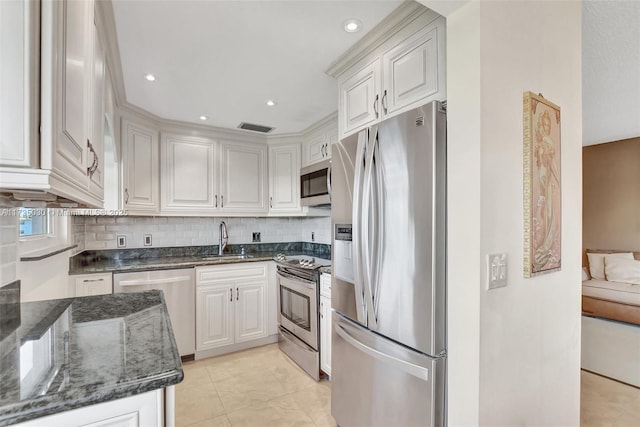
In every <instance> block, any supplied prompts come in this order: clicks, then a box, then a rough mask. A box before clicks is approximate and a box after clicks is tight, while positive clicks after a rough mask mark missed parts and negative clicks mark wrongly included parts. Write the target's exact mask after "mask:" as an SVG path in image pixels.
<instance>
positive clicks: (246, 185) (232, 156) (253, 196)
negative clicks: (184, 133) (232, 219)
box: [220, 141, 267, 213]
mask: <svg viewBox="0 0 640 427" xmlns="http://www.w3.org/2000/svg"><path fill="white" fill-rule="evenodd" d="M220 156H221V157H220V171H221V176H220V209H221V210H222V211H226V212H243V213H267V197H266V196H267V146H266V145H261V144H249V143H238V142H229V141H222V142H221V143H220Z"/></svg>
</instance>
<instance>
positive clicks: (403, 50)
mask: <svg viewBox="0 0 640 427" xmlns="http://www.w3.org/2000/svg"><path fill="white" fill-rule="evenodd" d="M443 21H444V19H439V20H436V22H434V23H432V24H431V25H428V26H427V27H425V28H424V29H422V30H421V31H419V32H417V33H416V34H414V35H413V36H412V37H410V38H409V39H408V40H406V41H405V42H403V43H401V44H399V45H398V46H396V47H395V48H393V49H391V50H390V51H388V52H387V53H385V54H384V55H382V75H383V76H384V84H383V87H384V91H383V93H382V99H381V103H380V104H381V107H382V114H383V115H385V116H390V115H393V114H394V113H398V112H402V111H405V110H406V109H408V108H405V107H408V106H413V105H415V104H416V103H419V102H420V101H422V100H423V99H427V98H429V97H433V96H436V97H437V96H438V95H439V91H442V90H443V89H444V87H443V85H442V84H439V81H438V77H439V76H444V72H445V71H444V58H443V57H442V58H440V57H439V56H438V53H440V54H441V55H442V54H443V52H444V43H443V42H444V22H443ZM435 99H438V98H435Z"/></svg>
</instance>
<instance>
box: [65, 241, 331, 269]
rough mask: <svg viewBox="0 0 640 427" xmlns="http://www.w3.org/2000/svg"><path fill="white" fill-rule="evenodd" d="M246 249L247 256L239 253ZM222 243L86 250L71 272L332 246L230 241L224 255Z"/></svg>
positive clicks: (266, 257) (181, 264)
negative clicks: (233, 242) (219, 245)
mask: <svg viewBox="0 0 640 427" xmlns="http://www.w3.org/2000/svg"><path fill="white" fill-rule="evenodd" d="M242 248H244V249H245V253H246V257H244V258H231V257H233V256H239V255H240V254H241V252H242ZM217 251H218V246H217V245H215V246H184V247H174V248H143V249H122V250H101V251H84V252H81V253H79V254H77V255H75V256H73V257H71V258H70V259H69V274H72V275H74V274H91V273H110V272H133V271H149V270H170V269H175V268H189V267H197V266H202V265H218V264H230V263H238V262H260V261H271V260H273V258H274V257H275V256H276V255H277V254H279V253H284V254H285V255H308V256H311V257H316V258H324V259H331V246H330V245H323V244H318V243H305V242H294V243H260V244H247V245H228V246H227V247H226V248H225V253H224V256H223V257H217V256H216V255H217V253H218V252H217Z"/></svg>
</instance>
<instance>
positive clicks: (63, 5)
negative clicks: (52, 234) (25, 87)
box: [52, 0, 93, 189]
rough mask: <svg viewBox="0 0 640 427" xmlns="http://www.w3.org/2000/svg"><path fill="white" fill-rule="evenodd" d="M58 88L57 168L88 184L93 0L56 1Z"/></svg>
mask: <svg viewBox="0 0 640 427" xmlns="http://www.w3.org/2000/svg"><path fill="white" fill-rule="evenodd" d="M54 7H56V8H58V10H57V12H58V14H57V15H56V16H57V21H56V22H57V26H56V28H57V35H58V37H59V38H58V45H57V46H56V48H57V54H58V55H59V60H58V68H57V78H56V79H55V80H54V81H55V82H56V84H57V87H56V88H55V89H54V99H55V100H56V101H55V104H54V106H55V110H54V111H53V114H54V121H55V128H56V131H55V134H54V141H53V156H52V163H53V169H54V170H55V172H56V173H57V174H59V175H62V176H64V177H65V178H67V179H68V180H69V182H70V183H71V184H74V183H75V184H76V185H77V186H78V187H84V188H85V189H86V188H87V186H88V182H89V180H88V174H87V167H88V166H87V153H88V151H89V150H88V145H89V141H90V139H91V138H92V137H93V135H91V133H90V129H91V123H90V118H91V116H90V114H91V107H90V106H91V86H92V80H93V73H92V70H93V67H92V63H91V58H92V55H91V51H92V50H93V1H69V0H65V1H62V2H59V3H55V4H54Z"/></svg>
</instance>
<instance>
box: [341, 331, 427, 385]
mask: <svg viewBox="0 0 640 427" xmlns="http://www.w3.org/2000/svg"><path fill="white" fill-rule="evenodd" d="M335 326H337V328H336V329H335V330H336V333H337V334H338V335H340V337H341V338H342V339H343V340H345V341H346V342H348V343H349V344H351V345H352V346H353V347H355V348H357V349H358V350H360V351H361V352H363V353H365V354H367V355H369V356H371V357H374V358H376V359H378V360H379V361H381V362H383V363H387V364H389V365H392V366H393V367H395V368H397V369H400V370H401V371H403V372H406V373H407V374H410V375H413V376H414V377H416V378H419V379H421V380H423V381H429V369H427V368H425V367H424V366H420V365H416V364H414V363H411V362H407V361H405V360H402V359H399V358H397V357H394V356H391V355H389V354H386V353H383V352H381V351H379V350H376V349H375V348H371V347H369V346H368V345H366V344H363V343H362V342H360V341H358V340H357V339H356V338H354V337H353V336H351V335H350V334H349V332H348V331H347V330H346V329H345V328H344V326H343V325H342V324H340V322H336V325H335Z"/></svg>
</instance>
